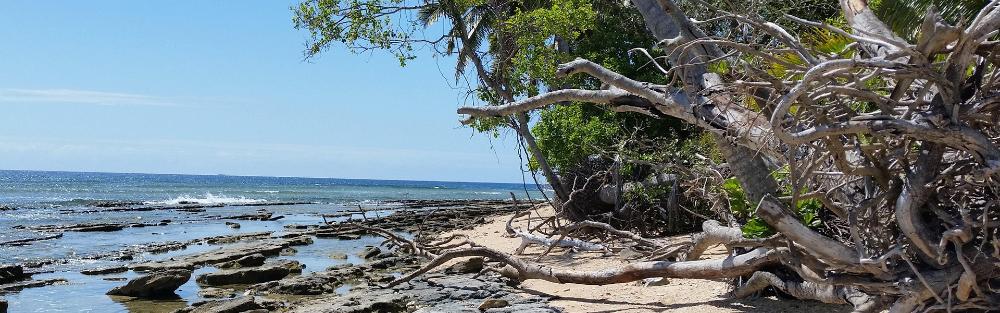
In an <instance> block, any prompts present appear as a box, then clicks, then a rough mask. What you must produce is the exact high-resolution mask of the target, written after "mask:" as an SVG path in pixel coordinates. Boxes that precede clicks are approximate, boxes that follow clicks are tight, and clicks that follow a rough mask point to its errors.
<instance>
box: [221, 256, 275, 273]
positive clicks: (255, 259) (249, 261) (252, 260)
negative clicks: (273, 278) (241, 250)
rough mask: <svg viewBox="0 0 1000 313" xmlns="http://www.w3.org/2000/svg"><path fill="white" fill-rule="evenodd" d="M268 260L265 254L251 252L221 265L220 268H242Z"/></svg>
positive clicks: (258, 264)
mask: <svg viewBox="0 0 1000 313" xmlns="http://www.w3.org/2000/svg"><path fill="white" fill-rule="evenodd" d="M265 260H267V258H266V257H264V255H263V254H260V253H256V254H251V255H248V256H245V257H242V258H239V259H237V260H235V261H229V262H226V263H222V264H221V265H219V268H227V269H228V268H241V267H253V266H261V265H264V261H265Z"/></svg>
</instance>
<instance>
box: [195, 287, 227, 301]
mask: <svg viewBox="0 0 1000 313" xmlns="http://www.w3.org/2000/svg"><path fill="white" fill-rule="evenodd" d="M198 295H199V296H201V297H202V298H206V299H219V298H232V297H235V296H236V292H235V291H233V290H230V289H223V288H213V287H205V288H202V289H201V290H200V291H198Z"/></svg>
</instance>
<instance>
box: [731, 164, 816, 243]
mask: <svg viewBox="0 0 1000 313" xmlns="http://www.w3.org/2000/svg"><path fill="white" fill-rule="evenodd" d="M789 175H790V172H789V170H788V168H787V166H786V167H783V168H780V169H778V170H775V171H774V172H771V176H772V177H773V178H774V179H775V180H777V181H783V180H786V179H788V176H789ZM722 191H723V192H725V194H726V197H727V198H728V200H729V209H730V211H731V213H732V214H733V216H735V217H736V218H740V219H744V220H746V222H745V223H743V227H742V228H741V229H742V230H743V236H745V237H747V238H764V237H768V236H771V235H774V234H775V230H774V229H773V228H771V226H770V225H768V224H767V223H766V222H764V220H762V219H760V217H757V216H755V215H754V210H755V209H756V208H757V204H756V203H751V202H750V201H748V200H747V197H746V193H745V192H744V191H743V187H742V186H740V184H739V182H738V181H737V180H736V178H729V179H726V181H725V183H723V184H722ZM780 192H781V194H780V195H779V196H788V195H790V194H791V187H789V186H788V185H787V184H785V187H784V188H783V189H782V190H781V191H780ZM801 193H804V190H803V191H801V192H800V194H801ZM822 208H823V203H822V202H821V201H819V200H818V199H806V200H799V201H798V202H797V203H796V204H795V213H796V215H798V217H799V220H801V221H802V223H803V224H804V225H806V226H808V227H811V228H816V227H819V226H820V225H821V224H822V220H821V219H820V217H819V212H820V210H821V209H822Z"/></svg>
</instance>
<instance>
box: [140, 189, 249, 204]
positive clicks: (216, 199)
mask: <svg viewBox="0 0 1000 313" xmlns="http://www.w3.org/2000/svg"><path fill="white" fill-rule="evenodd" d="M262 202H267V200H264V199H253V198H247V197H227V196H225V195H214V194H212V193H211V192H206V193H205V195H203V196H201V197H192V196H188V195H183V196H180V197H177V198H173V199H170V200H165V201H146V204H163V205H178V204H190V203H196V204H253V203H262Z"/></svg>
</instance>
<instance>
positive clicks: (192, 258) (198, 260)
mask: <svg viewBox="0 0 1000 313" xmlns="http://www.w3.org/2000/svg"><path fill="white" fill-rule="evenodd" d="M292 241H294V239H266V240H261V241H256V242H249V243H243V244H236V245H231V246H227V247H225V248H221V249H216V250H211V251H206V252H201V253H196V254H191V255H186V256H180V257H176V258H172V259H170V260H164V261H155V262H145V263H138V264H132V265H131V266H129V268H131V269H132V270H136V271H155V270H161V269H177V268H182V269H191V268H194V267H195V266H196V265H205V264H220V263H225V262H228V261H233V260H237V259H240V258H242V257H245V256H248V255H253V254H258V253H259V254H262V255H265V256H268V255H277V254H278V252H280V251H281V250H282V249H285V248H287V247H288V246H289V245H291V242H292Z"/></svg>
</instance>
